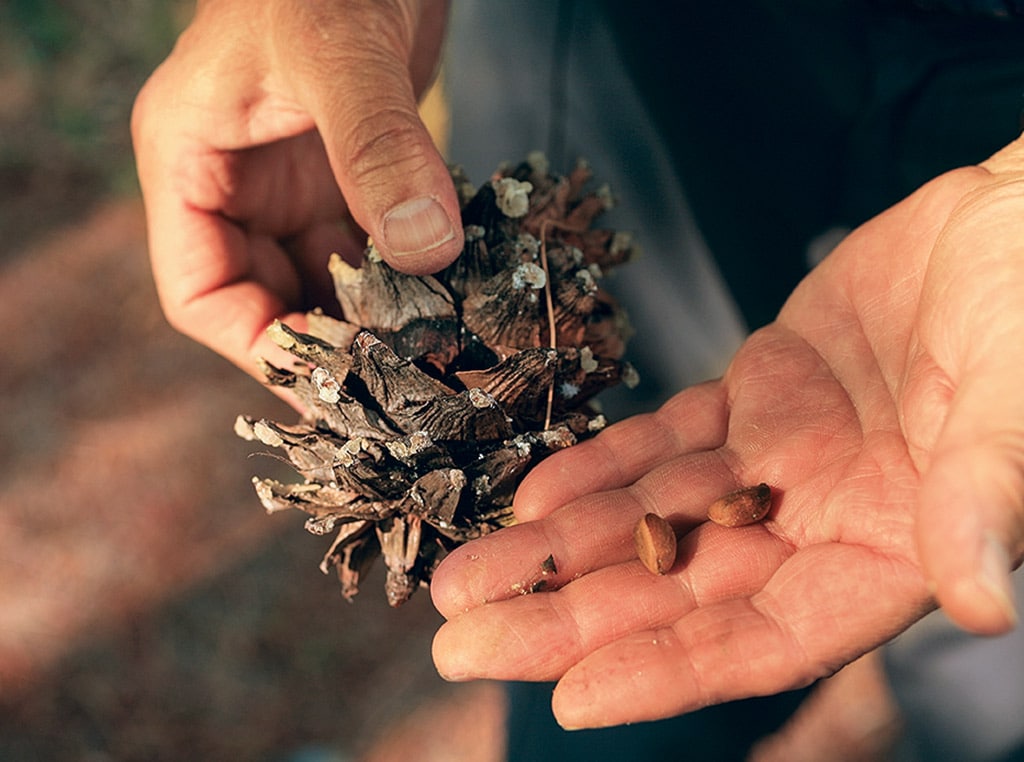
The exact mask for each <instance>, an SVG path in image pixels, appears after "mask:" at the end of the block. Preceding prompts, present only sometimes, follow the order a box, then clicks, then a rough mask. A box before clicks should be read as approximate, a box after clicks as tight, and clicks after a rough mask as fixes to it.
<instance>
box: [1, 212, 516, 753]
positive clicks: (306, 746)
mask: <svg viewBox="0 0 1024 762" xmlns="http://www.w3.org/2000/svg"><path fill="white" fill-rule="evenodd" d="M0 325H3V326H4V334H5V335H4V342H3V353H2V358H0V367H2V369H3V372H2V377H0V506H2V509H0V759H5V760H36V759H38V760H62V759H69V760H70V759H96V760H102V759H116V760H134V759H139V760H142V759H146V760H161V759H168V760H170V759H175V760H180V759H189V758H191V759H239V760H251V759H255V760H288V759H300V758H301V759H305V758H307V757H303V756H302V754H313V753H314V752H315V753H316V754H319V755H320V757H319V758H320V759H325V760H326V759H367V760H385V759H392V758H399V756H398V755H400V756H401V758H403V759H407V758H415V759H431V758H437V759H473V760H475V759H480V760H485V759H492V758H494V757H493V754H494V753H495V750H496V749H497V747H498V745H499V744H500V739H501V703H500V702H501V697H500V692H499V691H498V689H497V688H496V687H494V686H490V685H478V686H450V685H446V684H444V683H443V681H441V680H440V678H438V677H437V675H436V673H435V672H434V670H433V667H432V664H431V661H430V639H431V636H432V633H433V631H434V629H435V628H436V626H437V625H438V624H439V621H440V620H439V617H438V616H437V615H436V613H434V611H433V609H432V607H431V606H430V602H429V598H428V596H427V594H426V593H425V592H421V593H420V594H418V595H417V596H415V597H414V598H413V600H412V602H411V603H410V604H409V605H407V606H406V607H403V608H402V609H399V610H391V609H389V608H388V607H387V605H386V603H385V602H384V595H383V586H382V580H381V578H380V576H377V577H375V578H374V579H371V580H370V581H368V582H367V584H366V585H365V587H364V588H363V590H362V592H361V593H360V595H359V597H358V598H357V599H356V602H355V603H354V604H351V605H350V604H347V603H345V602H344V600H342V599H341V597H340V595H339V594H338V591H337V584H336V580H334V579H333V577H325V576H323V575H322V574H321V573H320V572H319V570H318V569H317V563H318V562H319V558H320V556H321V555H322V553H323V551H324V549H325V546H324V538H316V537H312V536H310V535H307V534H306V533H305V532H304V531H303V529H302V517H301V516H299V515H298V514H296V515H294V516H289V515H280V514H278V515H274V516H267V515H266V514H264V512H263V510H262V508H261V507H260V506H259V503H258V501H257V500H256V498H255V495H254V493H253V491H252V486H251V484H250V483H249V477H250V475H251V474H252V473H260V474H271V475H272V474H274V473H275V472H276V473H278V475H279V476H280V477H282V478H287V477H288V473H287V472H288V469H286V467H285V466H283V465H281V464H278V463H277V462H276V461H274V460H271V459H268V458H259V457H256V458H249V457H248V456H249V454H250V453H252V452H253V451H254V450H253V447H252V445H250V444H248V443H245V442H241V441H240V440H237V439H236V438H235V437H234V435H233V433H232V423H233V421H234V418H235V416H236V415H237V414H238V413H240V412H246V413H250V414H256V415H275V416H277V417H278V418H279V419H283V420H287V419H288V418H289V417H290V416H291V413H290V412H289V411H288V410H286V409H284V406H283V404H282V403H279V402H277V400H276V399H275V398H274V397H273V396H272V395H271V394H270V393H269V392H268V391H266V390H265V389H263V388H262V387H261V386H260V385H259V384H257V383H256V382H255V381H253V380H250V379H249V378H248V377H246V376H244V375H243V374H242V373H241V372H239V371H237V370H235V369H234V368H233V367H232V366H230V365H228V364H227V363H226V362H225V361H223V360H221V359H220V358H219V357H217V356H215V355H214V354H213V353H211V352H209V351H207V350H205V349H203V348H202V347H200V346H198V345H196V344H194V343H192V342H191V341H189V340H188V339H186V338H184V337H181V336H179V335H177V334H176V333H175V332H174V331H172V329H170V328H169V327H168V326H167V325H166V324H165V322H164V320H163V317H162V316H161V313H160V311H159V307H158V305H157V301H156V295H155V291H154V289H153V287H152V285H151V283H150V277H149V272H148V265H147V261H146V254H145V243H144V224H143V218H142V211H141V207H140V205H139V203H138V202H137V201H136V200H134V199H129V200H124V201H115V202H111V203H108V204H106V205H103V206H101V207H100V208H99V209H98V210H97V211H96V212H95V213H93V214H92V215H90V216H89V217H88V218H87V219H85V220H84V221H83V222H81V223H79V224H76V225H72V226H70V227H68V228H66V229H63V230H61V231H59V232H55V233H53V234H51V235H48V236H46V237H45V238H43V239H42V240H40V241H39V242H37V243H36V244H34V245H32V246H30V247H29V248H27V249H26V250H24V251H23V252H21V253H20V254H16V255H15V256H12V257H9V258H7V264H6V265H5V266H4V267H3V269H2V270H0ZM417 710H419V713H417ZM428 710H429V711H430V712H431V718H430V721H428V722H426V723H424V722H423V721H422V719H421V718H422V716H423V712H424V711H428ZM442 718H443V719H444V721H443V722H442V721H441V719H442ZM409 742H413V743H415V744H416V748H417V749H418V751H417V753H416V754H415V755H414V756H413V757H409V756H408V748H409V747H408V746H407V745H405V744H407V743H409ZM432 744H433V745H432ZM435 747H436V753H437V754H438V755H439V756H432V755H434V754H435ZM332 755H333V756H332Z"/></svg>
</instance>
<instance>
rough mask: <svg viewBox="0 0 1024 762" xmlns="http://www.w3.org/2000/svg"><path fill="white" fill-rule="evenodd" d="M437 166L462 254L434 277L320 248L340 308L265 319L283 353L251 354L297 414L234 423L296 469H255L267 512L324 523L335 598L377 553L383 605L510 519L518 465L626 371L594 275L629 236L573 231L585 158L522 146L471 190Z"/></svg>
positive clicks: (564, 438) (316, 525)
mask: <svg viewBox="0 0 1024 762" xmlns="http://www.w3.org/2000/svg"><path fill="white" fill-rule="evenodd" d="M453 179H455V180H456V185H457V187H458V188H459V192H460V196H461V197H462V198H463V201H464V203H463V210H462V212H463V225H464V227H465V231H466V245H465V248H464V250H463V254H462V256H461V257H460V258H459V259H458V260H457V261H456V262H454V263H453V264H452V265H451V266H449V267H448V268H447V269H446V270H445V271H443V272H442V273H440V274H439V275H437V276H410V275H405V274H402V273H399V272H397V271H394V270H392V269H391V268H390V267H389V266H388V265H386V264H385V263H384V262H383V261H381V259H380V258H379V256H377V255H376V252H375V251H374V250H373V248H372V246H371V247H370V248H368V249H367V251H366V252H365V255H364V262H363V265H362V267H360V268H354V267H351V266H349V265H348V264H346V263H345V262H344V261H343V260H342V259H341V258H340V257H338V256H337V255H335V256H333V257H332V258H331V261H330V266H329V269H330V273H331V276H332V278H333V280H334V284H335V289H336V291H337V297H338V302H339V304H340V306H341V310H342V314H343V316H344V319H343V320H339V319H337V318H332V317H329V316H328V315H326V314H325V313H324V311H323V310H319V309H318V310H315V311H313V312H311V313H309V315H308V333H300V332H298V331H295V330H293V329H291V328H290V327H288V326H285V325H283V324H279V323H275V324H274V325H273V326H272V327H271V329H270V334H271V336H272V338H274V340H275V341H276V342H277V343H278V345H280V346H282V347H284V348H285V349H287V350H289V351H290V352H291V353H292V354H293V355H295V357H296V359H297V364H296V366H295V367H294V368H277V367H274V366H271V365H270V364H268V363H263V365H262V367H263V369H264V373H265V376H266V378H267V382H268V383H270V384H272V385H277V386H282V387H287V388H289V389H291V390H293V391H294V393H295V394H296V395H297V397H298V398H299V399H300V401H301V402H302V403H303V404H304V405H305V406H306V409H307V411H308V412H307V415H306V417H305V418H304V419H303V421H302V422H300V423H298V424H287V425H286V424H280V423H275V422H272V421H266V420H254V419H251V418H245V417H240V418H239V419H238V422H237V423H236V431H237V432H238V434H239V435H240V436H243V437H245V438H246V439H250V440H253V441H258V442H260V443H262V444H264V445H267V446H269V447H276V448H279V449H281V450H282V451H283V452H284V454H285V456H286V457H287V458H288V460H289V461H290V462H291V463H292V464H293V465H294V467H295V469H296V470H297V472H298V473H299V475H300V476H301V477H302V479H303V481H302V482H300V483H296V484H282V483H280V482H277V481H274V480H271V479H254V484H255V487H256V491H257V494H258V496H259V498H260V501H261V502H262V504H263V505H264V507H265V508H266V509H267V510H268V511H277V510H282V509H285V508H289V509H292V508H294V509H298V510H301V511H304V512H305V513H306V514H308V519H307V522H306V528H307V529H308V530H309V531H310V532H313V533H315V534H327V533H329V532H335V533H336V534H335V537H334V539H333V542H332V544H331V546H330V549H329V550H328V552H327V554H326V555H325V556H324V559H323V562H322V564H321V569H322V570H323V571H324V572H327V571H329V570H330V569H331V568H334V569H335V570H336V572H337V574H338V577H339V580H340V583H341V588H342V593H343V595H344V596H345V597H346V598H351V597H352V596H354V595H355V594H356V593H357V592H358V590H359V583H360V580H361V579H362V577H363V575H364V574H365V572H366V569H367V568H368V566H369V564H371V563H372V562H373V561H374V559H375V558H376V557H377V556H382V557H383V562H384V564H385V566H386V567H387V577H386V582H385V589H386V593H387V597H388V600H389V602H390V603H391V604H392V605H399V604H400V603H402V602H403V601H404V600H406V599H407V598H408V597H409V596H410V595H411V594H412V593H413V591H414V590H415V589H416V588H417V587H418V586H419V585H421V584H423V583H426V582H429V580H430V577H431V575H432V573H433V569H434V567H435V566H436V564H437V562H438V561H439V560H440V558H441V557H443V555H444V553H446V552H447V551H448V550H450V549H451V548H453V547H454V546H455V545H457V544H458V543H461V542H465V541H467V540H469V539H472V538H474V537H478V536H480V535H482V534H486V533H488V532H491V531H494V530H495V529H498V528H500V527H502V526H507V525H508V524H509V523H511V521H512V513H511V509H510V505H511V502H512V497H513V495H514V493H515V489H516V487H517V486H518V484H519V482H520V481H521V480H522V478H523V476H524V475H525V474H526V473H527V472H528V471H529V469H530V468H532V466H533V465H535V464H536V463H537V462H538V461H539V460H541V459H543V458H544V457H546V456H547V455H549V454H550V453H552V452H555V451H556V450H559V449H562V448H565V447H569V446H572V445H573V444H575V443H576V442H577V441H579V440H580V439H581V438H585V437H587V436H590V435H592V434H593V433H594V432H596V431H598V430H600V429H601V428H602V427H603V426H604V418H603V417H602V416H600V415H599V414H598V413H597V412H596V411H595V410H594V409H593V408H592V407H591V406H590V405H589V401H590V400H591V399H592V398H593V396H594V395H596V394H597V393H599V392H600V391H602V390H603V389H605V388H608V387H610V386H613V385H614V384H616V383H618V382H619V381H620V380H630V379H632V378H633V377H634V376H635V371H633V370H632V368H630V367H629V366H628V365H627V364H625V363H623V362H622V361H621V356H622V352H623V350H624V346H625V340H626V338H627V336H628V331H629V329H628V323H627V321H626V320H625V319H624V317H623V315H622V312H621V310H620V309H619V308H618V306H617V305H616V304H615V302H614V300H613V299H612V298H611V297H610V296H608V295H607V294H606V293H605V292H604V291H603V290H602V289H601V287H600V283H599V279H600V276H601V274H602V272H603V271H604V270H605V269H607V268H609V267H611V266H614V265H615V264H618V263H620V262H622V261H625V260H626V259H628V257H629V255H630V252H631V247H630V246H629V245H627V244H624V243H623V241H625V240H627V237H625V236H622V235H620V234H618V233H616V232H615V231H610V230H596V229H590V225H591V224H592V223H593V221H594V219H595V218H596V217H597V215H599V214H600V213H601V212H602V211H603V210H604V209H605V208H607V206H608V204H609V201H610V195H609V194H608V193H607V192H606V191H604V190H600V191H598V192H596V193H590V194H586V193H584V192H583V188H584V186H585V185H586V183H587V182H588V181H589V179H590V171H589V169H588V168H587V167H586V166H585V165H584V164H580V165H578V166H577V167H576V169H574V170H573V172H571V173H570V175H569V176H568V177H558V176H555V175H551V174H549V173H548V171H547V168H546V161H542V160H541V157H537V156H532V157H531V159H530V160H529V161H527V162H523V163H521V164H520V165H518V166H515V167H513V168H511V169H506V170H504V171H502V172H500V173H499V175H498V176H497V177H496V178H495V180H494V181H492V182H489V183H485V184H484V185H483V186H482V187H481V188H480V189H479V190H478V191H476V192H475V193H474V194H472V195H470V194H469V193H468V192H467V188H468V187H469V186H468V182H467V181H466V180H465V178H464V176H463V175H462V174H461V171H460V170H455V171H453ZM549 293H550V296H551V299H552V314H551V315H550V316H549V315H548V310H547V306H546V304H547V296H548V294H549ZM552 322H553V324H554V330H555V334H556V337H557V340H556V346H554V347H551V346H549V341H550V339H549V336H550V332H551V329H552ZM549 398H550V403H549ZM549 404H550V409H549ZM548 418H550V420H549V421H548V420H547V419H548ZM546 422H547V427H545V423H546Z"/></svg>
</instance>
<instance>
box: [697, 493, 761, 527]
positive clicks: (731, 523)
mask: <svg viewBox="0 0 1024 762" xmlns="http://www.w3.org/2000/svg"><path fill="white" fill-rule="evenodd" d="M771 507H772V488H771V487H769V486H768V485H767V484H765V483H764V482H762V483H761V484H758V485H757V486H755V487H744V488H742V489H738V490H733V491H732V492H730V493H728V494H727V495H722V497H720V498H718V499H717V500H716V501H715V502H713V503H712V504H711V507H710V508H708V518H709V519H711V520H712V521H713V522H715V523H716V524H721V525H722V526H724V527H742V526H746V525H747V524H753V523H755V522H758V521H760V520H761V519H763V518H764V517H765V516H767V515H768V511H769V510H771Z"/></svg>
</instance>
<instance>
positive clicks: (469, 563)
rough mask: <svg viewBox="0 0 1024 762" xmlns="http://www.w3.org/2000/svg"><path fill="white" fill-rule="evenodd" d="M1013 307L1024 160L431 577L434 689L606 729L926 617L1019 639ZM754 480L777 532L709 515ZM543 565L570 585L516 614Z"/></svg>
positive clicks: (863, 241)
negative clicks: (503, 688) (445, 685)
mask: <svg viewBox="0 0 1024 762" xmlns="http://www.w3.org/2000/svg"><path fill="white" fill-rule="evenodd" d="M1021 294H1024V141H1018V142H1016V143H1014V144H1013V145H1011V146H1010V147H1009V148H1007V149H1005V150H1004V151H1003V152H1001V153H1000V154H998V155H997V156H995V157H993V159H991V160H990V161H988V162H986V163H985V164H984V165H983V166H982V167H974V168H966V169H962V170H957V171H956V172H952V173H949V174H947V175H944V176H942V177H940V178H937V179H936V180H934V181H933V182H931V183H929V184H928V185H926V186H924V187H923V188H922V189H921V190H919V191H918V192H917V193H915V194H913V195H912V196H911V197H909V198H908V199H906V200H905V201H903V202H901V203H900V204H898V205H896V206H895V207H893V208H892V209H890V210H888V211H887V212H885V213H884V214H882V215H880V216H879V217H877V218H876V219H874V220H872V221H870V222H869V223H867V224H865V225H863V226H862V227H861V228H859V229H858V230H856V231H855V232H854V233H852V234H851V235H850V236H849V237H848V238H847V240H845V241H844V242H843V243H842V244H841V245H840V247H839V248H838V249H837V250H836V251H835V252H833V254H832V255H830V256H829V257H828V258H827V259H826V260H825V262H823V263H822V264H821V265H820V266H819V267H818V268H817V269H816V270H815V271H814V272H812V273H811V274H810V275H809V276H808V277H807V278H806V279H805V281H804V282H803V283H802V284H801V285H800V286H799V287H798V289H797V290H796V291H795V292H794V294H793V295H792V297H791V298H790V299H789V301H788V302H787V304H786V305H785V307H784V308H783V310H782V312H781V313H780V315H779V317H778V320H777V321H776V322H775V323H773V324H772V325H770V326H768V327H766V328H764V329H762V330H761V331H758V332H757V333H755V334H754V335H753V336H752V337H751V338H750V339H749V340H748V341H747V342H746V343H745V344H744V346H743V347H742V348H741V349H740V351H739V352H738V354H737V355H736V357H735V359H734V361H733V362H732V364H731V366H730V367H729V369H728V371H727V372H726V374H725V376H724V377H723V378H722V379H721V380H719V381H715V382H710V383H707V384H704V385H701V386H697V387H695V388H692V389H689V390H687V391H684V392H682V393H680V394H679V395H677V396H675V397H674V398H673V399H672V400H670V401H669V402H668V403H667V404H666V405H665V406H663V407H662V408H661V409H660V410H658V411H657V412H655V413H653V414H649V415H643V416H638V417H635V418H632V419H628V420H626V421H623V422H622V423H619V424H617V425H614V426H611V427H609V428H608V429H606V430H605V431H604V432H602V433H601V434H600V435H598V436H597V437H596V438H595V439H593V440H591V441H588V442H585V443H582V444H580V445H578V446H576V447H573V448H570V449H569V450H566V451H564V452H561V453H559V454H557V455H555V456H553V457H551V458H549V459H548V460H546V461H544V462H543V463H541V464H540V465H539V466H538V467H537V468H536V469H535V470H534V471H533V472H531V474H530V475H529V476H528V477H527V479H526V480H525V481H524V482H523V484H522V486H521V487H520V490H519V492H518V493H517V496H516V504H515V509H516V514H517V517H518V518H519V519H520V521H521V522H522V523H521V524H519V525H517V526H513V527H511V528H509V529H505V530H501V531H499V532H497V533H495V534H493V535H489V536H486V537H484V538H482V539H480V540H477V541H474V542H471V543H469V544H467V545H465V546H462V547H461V548H459V549H457V550H456V551H455V552H453V553H452V554H451V555H450V556H449V557H448V558H447V559H446V560H445V561H444V562H443V563H442V564H441V566H440V567H439V568H438V569H437V571H436V573H435V575H434V578H433V580H432V583H431V589H432V595H433V598H434V601H435V604H436V606H437V607H438V609H439V610H440V612H441V613H442V614H443V615H444V616H445V617H446V618H447V619H448V622H447V623H446V624H444V625H443V626H442V627H441V629H440V630H439V632H438V634H437V636H436V638H435V642H434V659H435V662H436V665H437V667H438V670H439V671H440V672H441V674H442V675H444V676H446V677H448V678H449V679H456V680H462V679H471V678H478V677H486V678H495V679H509V680H555V679H557V680H559V683H558V686H557V687H556V689H555V692H554V696H553V708H554V712H555V716H556V717H557V718H558V720H559V722H561V723H562V724H563V725H564V726H566V727H593V726H604V725H612V724H619V723H624V722H633V721H640V720H649V719H656V718H661V717H667V716H671V715H675V714H680V713H683V712H686V711H689V710H692V709H695V708H698V707H700V706H703V705H707V704H712V703H718V702H723V701H727V700H731V699H737V698H741V697H746V696H751V695H764V694H771V693H774V692H778V691H782V690H785V689H789V688H795V687H798V686H801V685H805V684H808V683H810V682H811V681H813V680H814V679H816V678H818V677H821V676H824V675H827V674H829V673H831V672H833V671H835V670H836V669H838V668H839V667H840V666H842V665H843V664H845V663H847V662H849V661H851V660H853V659H854V658H856V657H857V656H858V655H860V654H862V653H865V652H867V651H869V650H870V649H871V648H873V647H875V646H876V645H878V644H880V643H882V642H884V641H885V640H887V639H889V638H890V637H892V636H893V635H895V634H897V633H898V632H900V631H901V630H903V629H904V628H906V627H907V626H909V625H910V624H911V623H912V622H913V621H915V620H916V619H917V618H919V617H920V616H922V615H923V614H924V613H925V612H927V611H928V610H930V609H931V608H932V607H933V606H934V605H935V602H936V601H937V602H938V603H939V604H941V605H942V606H943V607H944V608H945V609H946V611H947V613H948V614H949V615H950V616H951V617H952V618H953V619H954V620H955V621H956V622H958V623H959V624H960V625H962V626H963V627H965V628H967V629H969V630H972V631H975V632H979V633H999V632H1003V631H1005V630H1007V629H1008V628H1010V627H1012V626H1013V624H1014V623H1015V616H1016V615H1015V612H1014V608H1013V603H1012V598H1011V596H1012V593H1011V591H1010V586H1009V570H1010V568H1011V564H1012V563H1019V561H1020V559H1021V555H1022V552H1024V394H1022V393H1021V391H1020V372H1021V370H1020V369H1021V368H1024V341H1022V340H1021V337H1022V336H1024V300H1022V299H1021ZM762 481H764V482H767V483H769V484H770V485H772V486H773V488H774V493H775V494H774V505H773V508H772V511H771V512H770V514H769V515H768V517H767V520H765V521H764V522H763V523H761V524H757V525H752V526H747V527H743V528H738V529H727V528H724V527H721V526H718V525H715V524H712V523H709V522H707V521H706V520H705V512H706V509H707V506H708V505H709V504H710V503H711V502H712V501H713V500H714V499H715V498H716V497H717V496H719V495H721V494H723V493H725V492H727V491H729V490H732V489H733V488H735V487H737V486H743V485H749V484H756V483H758V482H762ZM648 511H654V512H657V513H660V514H661V515H663V516H664V517H666V518H667V519H668V520H669V521H670V522H671V523H672V524H673V525H674V526H675V528H676V530H677V532H678V533H679V534H681V535H682V537H681V539H680V549H679V556H678V559H677V562H676V564H675V566H674V568H673V569H672V570H671V571H670V573H669V574H667V575H665V576H657V575H653V574H650V573H649V572H648V571H646V570H645V569H644V568H643V567H642V566H641V564H640V562H639V561H638V560H636V559H635V551H634V549H633V544H632V538H631V530H632V527H633V525H634V524H635V522H636V521H637V520H638V519H639V517H640V516H641V515H643V514H644V513H645V512H648ZM549 554H551V556H552V557H553V559H554V561H555V565H556V566H557V574H554V575H549V576H548V577H545V578H544V579H545V581H546V582H547V583H548V584H549V585H550V586H551V587H558V586H560V587H558V589H556V590H553V591H551V592H539V593H535V594H531V595H521V594H520V593H521V592H522V591H524V590H529V589H530V584H531V583H532V582H533V581H535V580H537V579H538V578H539V577H540V575H539V573H538V571H539V568H540V565H541V563H542V561H543V560H544V559H546V558H547V556H548V555H549ZM551 587H549V588H548V589H551Z"/></svg>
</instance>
